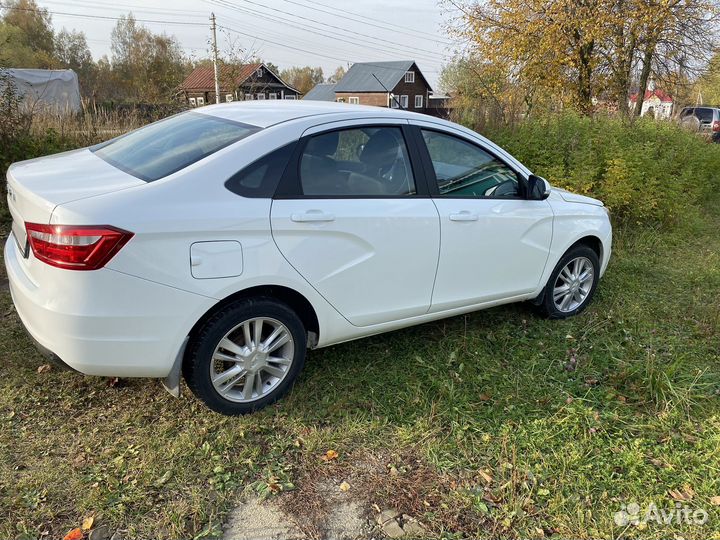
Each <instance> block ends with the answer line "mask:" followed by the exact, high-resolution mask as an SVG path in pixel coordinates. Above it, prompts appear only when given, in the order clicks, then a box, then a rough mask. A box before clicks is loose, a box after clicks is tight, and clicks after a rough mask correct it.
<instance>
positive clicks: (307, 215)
mask: <svg viewBox="0 0 720 540" xmlns="http://www.w3.org/2000/svg"><path fill="white" fill-rule="evenodd" d="M290 219H291V220H293V221H294V222H296V223H309V222H317V221H335V216H334V215H332V214H326V213H325V212H321V211H320V210H308V211H307V212H303V213H302V214H292V215H291V216H290Z"/></svg>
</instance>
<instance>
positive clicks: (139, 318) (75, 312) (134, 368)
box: [4, 235, 215, 377]
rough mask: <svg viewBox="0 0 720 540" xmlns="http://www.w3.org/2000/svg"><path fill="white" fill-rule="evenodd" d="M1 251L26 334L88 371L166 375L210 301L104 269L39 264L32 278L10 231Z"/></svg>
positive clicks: (153, 375)
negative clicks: (78, 268)
mask: <svg viewBox="0 0 720 540" xmlns="http://www.w3.org/2000/svg"><path fill="white" fill-rule="evenodd" d="M4 253H5V266H6V268H7V274H8V281H9V284H10V293H11V295H12V298H13V302H14V304H15V308H16V310H17V312H18V315H19V316H20V319H21V320H22V322H23V324H24V325H25V328H26V329H27V331H28V333H29V334H30V336H31V337H32V338H33V340H34V341H36V342H37V344H38V345H39V347H40V349H41V350H43V351H44V352H46V353H47V352H49V353H50V354H51V355H55V356H57V358H58V359H60V361H61V362H62V363H64V364H66V365H67V366H68V367H70V368H72V369H74V370H77V371H79V372H81V373H85V374H87V375H102V376H110V377H165V376H166V375H167V374H168V373H169V372H170V370H171V368H172V366H173V363H174V361H175V358H176V355H177V353H178V351H179V350H180V348H181V347H182V345H183V342H184V340H185V337H186V336H187V334H188V332H189V330H190V329H191V328H192V326H193V324H194V323H195V321H197V320H198V319H199V317H200V316H201V315H202V314H203V313H205V311H207V310H208V309H209V308H210V307H211V306H212V305H213V304H214V303H215V300H213V299H210V298H207V297H204V296H201V295H198V294H194V293H190V292H186V291H181V290H179V289H175V288H173V287H167V286H165V285H161V284H158V283H154V282H151V281H147V280H144V279H141V278H137V277H134V276H129V275H127V274H123V273H121V272H117V271H114V270H109V269H107V268H104V269H100V270H93V271H85V272H81V271H72V270H62V269H58V268H53V267H51V266H48V265H44V264H43V267H42V272H41V275H39V276H37V272H35V273H34V275H36V276H37V277H36V279H35V280H33V279H31V278H30V276H29V274H28V273H27V272H26V271H25V268H24V264H25V263H27V261H25V260H23V259H22V254H21V253H20V251H19V248H18V247H17V243H16V242H15V239H14V237H13V236H12V235H10V237H9V238H8V240H7V242H6V244H5V251H4ZM30 257H32V255H30ZM31 262H32V263H38V264H42V263H39V261H35V260H33V261H31ZM36 270H37V268H36ZM40 278H42V279H40ZM36 281H37V282H40V283H36Z"/></svg>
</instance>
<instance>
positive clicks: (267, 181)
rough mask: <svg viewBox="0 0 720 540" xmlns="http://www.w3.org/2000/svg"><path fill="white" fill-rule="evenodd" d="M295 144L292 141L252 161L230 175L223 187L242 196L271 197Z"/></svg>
mask: <svg viewBox="0 0 720 540" xmlns="http://www.w3.org/2000/svg"><path fill="white" fill-rule="evenodd" d="M296 145H297V141H295V142H292V143H290V144H287V145H285V146H282V147H280V148H278V149H277V150H274V151H272V152H270V153H269V154H266V155H265V156H263V157H261V158H260V159H258V160H256V161H254V162H252V163H251V164H250V165H248V166H247V167H245V168H244V169H243V170H241V171H240V172H238V173H236V174H234V175H233V176H231V177H230V178H229V179H228V180H227V181H226V182H225V187H226V188H227V189H229V190H230V191H232V192H233V193H237V194H238V195H241V196H243V197H253V198H269V197H272V196H273V194H274V193H275V189H276V188H277V186H278V184H279V183H280V178H281V177H282V174H283V172H284V171H285V167H287V164H288V162H289V161H290V156H292V153H293V150H294V149H295V146H296Z"/></svg>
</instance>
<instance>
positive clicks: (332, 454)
mask: <svg viewBox="0 0 720 540" xmlns="http://www.w3.org/2000/svg"><path fill="white" fill-rule="evenodd" d="M338 455H339V454H338V453H337V452H336V451H335V450H328V451H327V452H325V453H324V454H323V455H322V457H321V458H320V459H322V460H323V461H332V460H334V459H337V458H338Z"/></svg>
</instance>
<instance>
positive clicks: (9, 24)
mask: <svg viewBox="0 0 720 540" xmlns="http://www.w3.org/2000/svg"><path fill="white" fill-rule="evenodd" d="M53 37H54V36H53V28H52V21H51V17H50V13H49V12H48V11H47V9H44V8H41V7H39V6H38V5H37V4H36V3H35V0H8V1H6V2H4V3H3V4H2V18H1V19H0V45H1V46H0V60H3V61H4V62H5V63H6V64H7V65H8V66H12V67H27V68H49V67H51V66H52V63H53V51H54V40H53Z"/></svg>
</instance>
